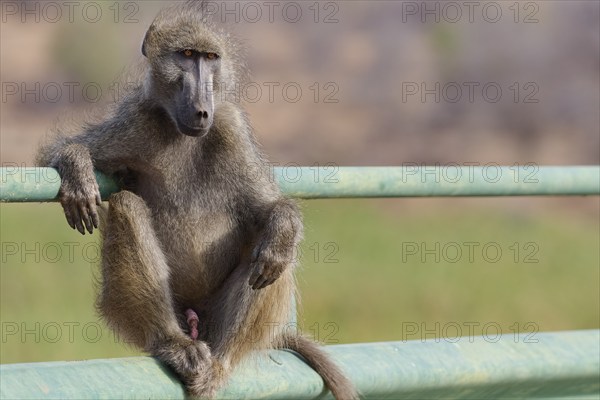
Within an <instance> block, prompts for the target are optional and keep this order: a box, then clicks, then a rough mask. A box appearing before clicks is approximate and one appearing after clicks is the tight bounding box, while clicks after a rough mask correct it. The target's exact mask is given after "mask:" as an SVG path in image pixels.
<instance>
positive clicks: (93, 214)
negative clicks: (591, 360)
mask: <svg viewBox="0 0 600 400" xmlns="http://www.w3.org/2000/svg"><path fill="white" fill-rule="evenodd" d="M88 208H89V210H90V218H91V219H92V224H93V225H94V228H96V229H98V224H99V218H98V209H97V208H96V204H95V203H90V204H89V207H88Z"/></svg>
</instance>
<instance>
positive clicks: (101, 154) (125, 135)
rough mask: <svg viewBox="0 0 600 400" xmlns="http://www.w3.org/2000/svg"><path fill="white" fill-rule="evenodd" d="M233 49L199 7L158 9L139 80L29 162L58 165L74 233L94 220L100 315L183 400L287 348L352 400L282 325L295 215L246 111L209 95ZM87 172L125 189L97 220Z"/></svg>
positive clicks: (96, 197) (327, 363)
mask: <svg viewBox="0 0 600 400" xmlns="http://www.w3.org/2000/svg"><path fill="white" fill-rule="evenodd" d="M239 48H240V46H239V45H236V43H235V41H234V40H233V39H232V38H231V37H230V36H229V35H227V34H224V33H222V32H220V31H218V30H216V29H215V28H214V26H213V25H212V24H211V23H210V21H208V20H207V19H206V18H205V17H204V16H203V15H202V7H201V6H199V5H198V4H195V3H193V2H188V3H186V4H185V5H177V6H171V7H169V8H166V9H164V10H162V11H161V12H160V13H159V14H158V16H157V17H156V19H155V20H154V22H153V23H152V25H151V26H150V28H149V29H148V31H147V33H146V36H145V38H144V41H143V45H142V53H143V55H144V56H145V58H144V59H143V61H142V62H143V65H145V67H143V68H144V69H143V74H142V75H141V77H140V81H139V84H138V85H136V86H135V87H134V88H131V90H130V91H129V92H128V93H127V95H126V96H124V98H123V99H121V100H120V101H119V102H118V103H117V104H116V105H115V108H114V110H113V111H112V112H111V113H110V114H109V116H107V117H106V118H105V119H104V120H102V121H101V122H97V123H90V124H87V125H86V126H85V127H84V128H83V131H82V132H81V133H80V134H78V135H75V136H68V135H60V134H59V135H58V136H57V137H56V138H55V139H54V140H53V141H51V142H50V143H49V144H45V145H43V146H41V149H40V152H39V154H38V158H37V160H38V164H39V165H44V166H52V167H55V168H57V169H58V171H59V173H60V175H61V177H62V184H61V187H60V192H59V199H60V202H61V204H62V206H63V208H64V211H65V215H66V217H67V221H68V223H69V225H70V226H71V227H72V228H76V229H77V230H79V232H81V233H82V234H84V233H85V230H86V229H87V231H89V232H90V233H91V232H92V231H93V229H94V228H97V227H98V225H99V223H100V224H101V225H102V226H101V231H102V237H103V246H102V278H101V290H100V293H99V296H98V301H97V307H98V310H99V312H100V314H101V316H102V317H103V318H104V319H105V320H106V322H107V323H108V324H109V326H110V327H111V328H112V329H114V330H115V331H116V332H117V333H118V334H119V336H120V337H123V338H125V339H126V340H127V341H129V342H131V343H134V344H135V345H137V346H139V347H140V348H141V349H144V350H145V351H147V352H149V353H151V354H152V355H154V356H155V357H157V358H158V359H160V360H161V361H162V362H164V363H165V364H167V365H168V366H170V367H171V368H172V369H173V370H174V371H175V372H176V373H177V374H178V375H179V376H180V377H181V379H182V380H183V382H184V383H185V385H186V387H187V389H188V391H189V392H190V393H191V394H192V395H199V396H206V397H213V396H215V393H216V390H217V389H218V388H220V387H221V386H222V385H223V384H224V382H225V380H226V378H227V376H228V374H229V373H230V371H231V370H232V368H233V367H235V366H236V365H237V364H238V362H239V361H240V360H241V359H242V358H244V357H246V356H247V355H248V354H249V352H251V351H253V350H260V349H267V348H289V349H292V350H295V351H297V352H298V353H300V354H301V355H302V356H303V357H304V358H305V359H306V361H307V362H308V364H309V365H311V366H312V368H314V369H315V370H316V371H317V372H318V373H319V374H320V375H321V376H322V378H323V380H324V382H325V384H326V385H327V387H328V388H329V389H330V390H331V391H332V393H333V395H334V396H335V397H336V398H337V399H354V398H357V397H358V396H357V394H356V391H355V389H354V388H353V386H352V384H351V383H350V381H349V380H348V379H347V378H346V377H344V375H343V374H342V372H341V371H340V370H339V369H338V367H336V366H335V365H334V363H333V362H332V361H331V360H330V359H329V358H328V356H327V355H326V354H325V353H324V352H323V351H322V350H321V348H320V347H319V346H317V345H316V344H315V343H314V342H312V341H310V340H308V339H306V338H305V337H303V336H301V335H300V334H298V333H297V332H296V331H295V330H291V329H286V328H289V326H288V322H289V321H290V317H291V313H292V312H293V311H292V310H293V307H292V302H293V301H294V294H295V290H296V286H295V281H294V276H293V266H294V265H293V264H294V261H293V258H294V254H293V253H294V249H295V247H296V246H297V245H298V243H299V241H300V240H301V237H302V229H303V228H302V221H301V216H300V213H299V210H298V207H297V205H296V204H295V203H294V202H293V201H292V200H290V199H287V198H285V197H283V196H282V194H281V193H280V191H279V189H278V187H277V185H276V183H275V182H274V181H273V179H272V178H271V177H270V174H269V171H268V165H267V163H266V161H265V160H264V159H263V157H262V155H261V153H260V151H259V149H258V146H257V144H256V142H255V140H254V137H253V133H252V131H251V127H250V125H249V123H248V121H247V118H246V116H245V114H244V112H243V110H242V109H241V107H240V106H239V105H238V104H235V103H233V102H230V101H228V100H227V99H225V98H223V96H218V95H216V94H217V93H219V90H220V86H221V85H222V84H223V83H226V84H228V85H234V84H235V83H236V82H239V79H240V76H241V75H243V70H244V63H243V61H242V59H241V58H240V49H239ZM257 166H258V167H260V168H261V170H262V172H263V173H258V174H257V173H256V168H257ZM94 169H97V170H99V171H102V172H104V173H106V174H109V175H113V176H117V177H120V179H122V182H124V186H125V189H126V190H123V191H121V192H119V193H117V194H114V195H112V196H111V197H110V198H109V207H108V211H107V213H106V215H105V217H104V219H105V221H99V219H100V218H99V216H101V215H99V212H98V211H102V210H99V209H98V207H99V206H100V205H101V199H100V194H99V190H98V186H97V183H96V180H95V178H94V174H93V170H94ZM100 214H102V212H100Z"/></svg>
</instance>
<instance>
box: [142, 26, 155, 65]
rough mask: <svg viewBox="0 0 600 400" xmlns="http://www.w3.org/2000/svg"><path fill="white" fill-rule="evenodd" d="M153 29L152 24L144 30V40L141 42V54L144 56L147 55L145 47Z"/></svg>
mask: <svg viewBox="0 0 600 400" xmlns="http://www.w3.org/2000/svg"><path fill="white" fill-rule="evenodd" d="M153 30H154V25H150V28H148V30H147V31H146V35H145V36H144V42H143V43H142V54H143V55H144V57H148V54H147V52H146V47H147V46H148V41H149V40H150V39H149V37H150V33H151V32H152V31H153Z"/></svg>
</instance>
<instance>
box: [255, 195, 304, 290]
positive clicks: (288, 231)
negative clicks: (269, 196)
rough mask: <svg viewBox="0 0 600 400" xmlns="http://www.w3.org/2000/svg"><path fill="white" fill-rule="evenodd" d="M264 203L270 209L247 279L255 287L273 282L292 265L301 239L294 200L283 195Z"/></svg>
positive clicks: (301, 226)
mask: <svg viewBox="0 0 600 400" xmlns="http://www.w3.org/2000/svg"><path fill="white" fill-rule="evenodd" d="M265 207H270V210H268V211H267V213H266V221H265V225H264V228H263V229H262V233H261V236H260V238H259V241H258V244H257V246H256V248H255V250H254V253H253V255H252V268H253V269H254V270H253V271H252V274H251V275H250V280H249V282H248V283H249V284H250V286H252V289H262V288H264V287H266V286H268V285H270V284H272V283H273V282H275V280H276V279H277V278H279V276H280V275H281V273H282V272H283V271H284V270H285V268H288V267H290V266H293V265H294V263H295V259H294V258H295V256H296V254H297V252H296V250H297V246H298V244H299V243H300V241H301V240H302V233H303V225H302V218H301V215H300V211H299V210H298V206H297V205H296V203H295V202H294V201H293V200H291V199H287V198H284V197H280V198H279V199H278V200H276V201H275V202H274V203H272V204H270V205H266V204H265Z"/></svg>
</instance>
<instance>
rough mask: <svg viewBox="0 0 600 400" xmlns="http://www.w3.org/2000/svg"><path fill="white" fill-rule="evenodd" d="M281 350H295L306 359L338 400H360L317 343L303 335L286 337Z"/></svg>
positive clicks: (350, 384)
mask: <svg viewBox="0 0 600 400" xmlns="http://www.w3.org/2000/svg"><path fill="white" fill-rule="evenodd" d="M280 348H282V349H290V350H294V351H295V352H297V353H299V354H300V355H301V356H302V357H304V359H305V360H306V362H307V364H308V365H309V366H310V367H311V368H312V369H314V370H315V371H316V372H317V373H318V374H319V375H320V376H321V378H323V381H325V385H327V387H328V388H329V390H331V393H332V394H333V396H334V397H335V398H336V400H359V396H358V392H357V390H356V388H355V387H354V385H353V384H352V382H350V380H349V379H348V378H346V376H345V375H344V373H343V372H342V371H341V370H340V368H339V367H338V366H337V365H335V363H334V362H333V361H332V360H331V358H330V357H329V356H328V355H327V354H326V353H325V352H324V351H323V349H321V347H320V346H319V345H318V344H317V343H315V342H313V341H312V340H310V339H308V338H306V337H304V336H301V335H285V336H284V337H283V340H282V342H281V345H280Z"/></svg>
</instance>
